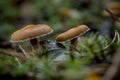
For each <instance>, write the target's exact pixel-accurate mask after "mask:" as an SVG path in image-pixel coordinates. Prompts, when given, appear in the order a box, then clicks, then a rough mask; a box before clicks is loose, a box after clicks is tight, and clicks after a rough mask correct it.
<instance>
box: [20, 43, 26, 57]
mask: <svg viewBox="0 0 120 80" xmlns="http://www.w3.org/2000/svg"><path fill="white" fill-rule="evenodd" d="M18 46H19V48H20V49H21V51H22V52H23V54H24V55H25V57H26V58H28V55H27V53H26V52H25V50H24V49H23V48H22V46H21V45H20V44H18Z"/></svg>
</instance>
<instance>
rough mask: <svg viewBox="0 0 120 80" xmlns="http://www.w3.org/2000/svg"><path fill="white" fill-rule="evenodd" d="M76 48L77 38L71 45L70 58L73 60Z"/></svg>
mask: <svg viewBox="0 0 120 80" xmlns="http://www.w3.org/2000/svg"><path fill="white" fill-rule="evenodd" d="M76 46H77V38H73V39H72V40H71V44H70V57H71V59H72V60H74V54H73V51H74V49H75V48H76Z"/></svg>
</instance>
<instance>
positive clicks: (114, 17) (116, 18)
mask: <svg viewBox="0 0 120 80" xmlns="http://www.w3.org/2000/svg"><path fill="white" fill-rule="evenodd" d="M105 10H106V11H107V12H108V13H109V14H110V15H111V16H112V18H113V19H115V20H117V21H119V22H120V18H118V16H116V15H115V14H113V13H112V12H111V11H110V10H109V9H108V8H106V9H105Z"/></svg>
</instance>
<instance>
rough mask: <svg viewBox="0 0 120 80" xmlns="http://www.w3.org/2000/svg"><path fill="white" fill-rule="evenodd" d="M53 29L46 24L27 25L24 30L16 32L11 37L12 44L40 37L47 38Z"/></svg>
mask: <svg viewBox="0 0 120 80" xmlns="http://www.w3.org/2000/svg"><path fill="white" fill-rule="evenodd" d="M52 31H53V30H52V29H51V28H50V27H49V26H48V25H45V24H38V25H27V26H25V27H24V28H22V29H20V30H18V31H16V32H14V33H13V34H12V35H11V39H10V41H11V42H22V41H25V40H30V39H33V38H36V37H39V36H45V35H47V34H50V33H52Z"/></svg>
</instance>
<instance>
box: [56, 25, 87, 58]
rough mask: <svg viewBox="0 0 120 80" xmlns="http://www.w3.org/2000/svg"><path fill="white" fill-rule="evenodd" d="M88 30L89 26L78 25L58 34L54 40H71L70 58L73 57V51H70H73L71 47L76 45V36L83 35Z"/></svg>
mask: <svg viewBox="0 0 120 80" xmlns="http://www.w3.org/2000/svg"><path fill="white" fill-rule="evenodd" d="M88 30H89V28H88V27H87V26H86V25H80V26H78V27H75V28H72V29H70V30H68V31H66V32H63V33H61V34H59V35H58V36H57V37H56V42H64V41H67V40H70V41H71V45H70V56H71V59H74V56H73V53H71V51H73V48H75V47H76V46H77V37H78V36H80V35H83V34H84V33H85V32H87V31H88Z"/></svg>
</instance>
